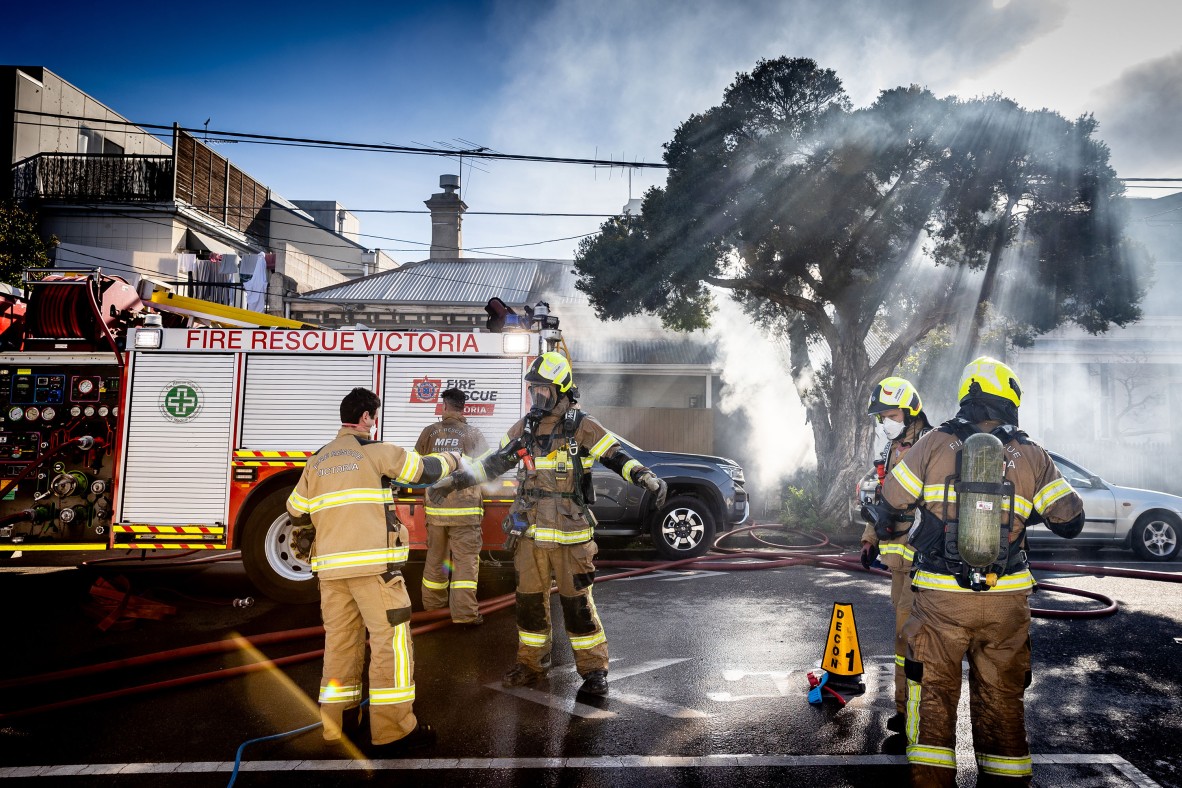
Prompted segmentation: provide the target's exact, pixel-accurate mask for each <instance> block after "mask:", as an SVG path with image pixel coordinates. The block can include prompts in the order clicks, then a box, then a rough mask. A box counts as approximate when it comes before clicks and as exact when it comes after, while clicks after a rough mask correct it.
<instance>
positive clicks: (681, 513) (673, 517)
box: [649, 495, 715, 561]
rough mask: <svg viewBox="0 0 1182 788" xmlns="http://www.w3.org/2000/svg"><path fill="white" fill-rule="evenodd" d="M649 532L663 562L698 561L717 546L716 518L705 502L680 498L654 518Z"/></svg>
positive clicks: (686, 497)
mask: <svg viewBox="0 0 1182 788" xmlns="http://www.w3.org/2000/svg"><path fill="white" fill-rule="evenodd" d="M649 532H650V534H651V535H652V538H653V547H655V548H656V550H657V553H659V554H660V555H661V557H662V558H668V559H671V560H674V561H676V560H678V559H680V558H696V557H697V556H699V555H704V554H705V553H706V551H707V550H709V549H710V548H711V547H713V546H714V533H715V527H714V515H713V514H712V513H711V511H710V507H709V506H707V505H706V502H705V501H703V500H702V499H701V498H695V497H694V496H692V495H678V496H677V497H675V498H672V499H670V500H669V501H667V502H666V503H665V506H664V507H663V508H662V509H661V511H659V512H657V514H656V516H655V517H653V519H652V523H651V525H650V526H649Z"/></svg>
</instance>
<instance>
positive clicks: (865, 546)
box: [862, 542, 878, 569]
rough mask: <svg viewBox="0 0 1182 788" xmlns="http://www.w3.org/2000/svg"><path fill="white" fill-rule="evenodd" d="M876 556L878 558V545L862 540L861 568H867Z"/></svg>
mask: <svg viewBox="0 0 1182 788" xmlns="http://www.w3.org/2000/svg"><path fill="white" fill-rule="evenodd" d="M876 558H878V545H876V544H870V543H869V542H862V568H863V569H869V568H870V565H871V564H872V563H874V559H876Z"/></svg>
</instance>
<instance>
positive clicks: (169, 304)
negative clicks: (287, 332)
mask: <svg viewBox="0 0 1182 788" xmlns="http://www.w3.org/2000/svg"><path fill="white" fill-rule="evenodd" d="M148 303H150V304H152V306H154V307H156V308H157V309H160V310H161V311H164V312H172V313H174V314H178V315H187V316H189V317H196V318H199V319H201V320H208V321H209V322H211V323H217V324H218V325H221V326H233V327H236V328H255V327H270V328H317V326H315V325H313V324H312V323H305V322H303V321H301V320H292V319H290V318H286V317H279V316H278V315H268V314H264V313H263V312H252V311H251V310H249V309H242V308H240V307H236V306H227V305H226V304H218V303H216V302H214V301H205V300H203V299H200V298H190V297H189V296H183V295H177V294H176V293H170V292H168V291H167V290H156V291H155V292H153V293H152V298H151V299H150V300H149V302H148Z"/></svg>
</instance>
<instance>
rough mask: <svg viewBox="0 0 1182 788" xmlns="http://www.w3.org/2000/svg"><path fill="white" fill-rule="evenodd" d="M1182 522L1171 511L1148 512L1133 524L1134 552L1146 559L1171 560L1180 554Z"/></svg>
mask: <svg viewBox="0 0 1182 788" xmlns="http://www.w3.org/2000/svg"><path fill="white" fill-rule="evenodd" d="M1180 534H1182V523H1180V522H1179V521H1178V517H1177V516H1176V515H1174V514H1172V513H1170V512H1164V511H1154V512H1146V513H1145V514H1143V515H1141V516H1140V517H1139V518H1137V522H1136V524H1134V525H1133V552H1135V553H1136V554H1137V555H1139V556H1141V558H1143V559H1145V560H1146V561H1169V560H1171V559H1173V558H1174V557H1175V556H1176V555H1178V548H1179V546H1180V544H1179V538H1180Z"/></svg>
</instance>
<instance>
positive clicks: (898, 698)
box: [887, 559, 915, 714]
mask: <svg viewBox="0 0 1182 788" xmlns="http://www.w3.org/2000/svg"><path fill="white" fill-rule="evenodd" d="M900 560H902V559H900ZM887 567H888V568H889V569H890V570H891V605H892V606H893V607H894V608H895V711H897V712H899V713H900V714H906V713H907V674H906V672H905V671H904V670H903V662H904V659H905V658H906V656H907V635H906V634H905V633H904V631H903V628H904V626H905V625H906V624H907V619H909V618H911V606H912V603H913V601H914V599H915V593H914V592H913V591H912V590H911V562H910V561H906V560H902V565H901V566H895V565H894V564H893V563H888V564H887Z"/></svg>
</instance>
